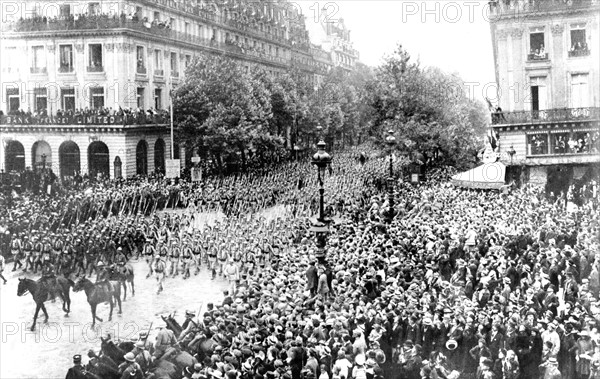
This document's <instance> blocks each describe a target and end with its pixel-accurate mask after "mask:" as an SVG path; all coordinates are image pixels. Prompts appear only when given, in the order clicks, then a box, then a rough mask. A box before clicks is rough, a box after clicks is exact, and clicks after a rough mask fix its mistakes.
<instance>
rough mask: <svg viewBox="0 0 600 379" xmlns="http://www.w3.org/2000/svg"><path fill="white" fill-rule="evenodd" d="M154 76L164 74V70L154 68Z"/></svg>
mask: <svg viewBox="0 0 600 379" xmlns="http://www.w3.org/2000/svg"><path fill="white" fill-rule="evenodd" d="M154 76H165V70H154Z"/></svg>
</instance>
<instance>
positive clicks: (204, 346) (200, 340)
mask: <svg viewBox="0 0 600 379" xmlns="http://www.w3.org/2000/svg"><path fill="white" fill-rule="evenodd" d="M160 317H161V318H162V319H163V321H164V322H165V323H166V324H167V329H169V330H171V331H173V333H174V334H175V336H180V335H181V332H182V331H183V328H182V327H181V325H179V323H178V322H177V320H175V318H173V316H172V315H169V316H168V317H164V316H160ZM186 341H187V337H186ZM187 342H188V343H187V344H186V345H182V347H183V348H184V349H186V350H187V351H189V352H190V353H192V354H194V355H195V356H197V357H198V360H200V361H202V360H204V358H205V357H210V356H211V355H212V353H213V351H214V348H215V347H216V346H217V345H218V343H217V342H216V341H215V340H213V339H212V338H206V335H204V334H201V335H196V336H195V337H194V338H193V339H192V340H191V341H187Z"/></svg>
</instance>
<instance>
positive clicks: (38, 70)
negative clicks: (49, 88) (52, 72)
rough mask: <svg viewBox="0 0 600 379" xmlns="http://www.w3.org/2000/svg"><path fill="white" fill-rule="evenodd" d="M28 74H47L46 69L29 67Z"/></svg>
mask: <svg viewBox="0 0 600 379" xmlns="http://www.w3.org/2000/svg"><path fill="white" fill-rule="evenodd" d="M29 72H31V73H32V74H47V73H48V69H47V68H46V67H30V69H29Z"/></svg>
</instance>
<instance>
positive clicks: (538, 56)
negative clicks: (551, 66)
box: [527, 53, 548, 61]
mask: <svg viewBox="0 0 600 379" xmlns="http://www.w3.org/2000/svg"><path fill="white" fill-rule="evenodd" d="M527 60H528V61H547V60H548V53H544V54H536V53H533V54H527Z"/></svg>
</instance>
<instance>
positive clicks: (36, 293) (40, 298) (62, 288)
mask: <svg viewBox="0 0 600 379" xmlns="http://www.w3.org/2000/svg"><path fill="white" fill-rule="evenodd" d="M72 285H73V281H72V280H70V279H67V278H63V277H58V278H56V286H55V287H53V286H51V285H50V284H49V283H48V282H46V281H43V280H42V279H39V280H38V281H37V282H36V281H34V280H31V279H24V278H19V287H18V288H17V296H23V295H25V294H26V293H27V292H29V293H31V296H32V297H33V301H35V305H36V307H35V313H34V315H33V325H31V331H34V330H35V322H36V320H37V317H38V313H39V312H40V309H41V310H42V311H43V312H44V316H45V317H46V320H45V321H44V322H48V312H46V307H45V306H44V302H46V301H48V300H53V299H55V298H57V297H58V298H60V299H61V300H62V302H63V305H62V309H63V311H64V312H65V313H66V315H65V316H68V315H69V312H71V296H70V288H71V286H72Z"/></svg>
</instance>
